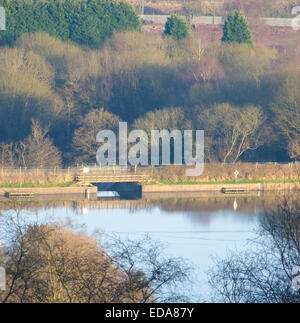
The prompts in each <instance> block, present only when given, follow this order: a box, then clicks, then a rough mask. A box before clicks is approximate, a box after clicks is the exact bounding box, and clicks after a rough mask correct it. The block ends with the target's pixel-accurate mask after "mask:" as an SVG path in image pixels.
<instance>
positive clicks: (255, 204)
mask: <svg viewBox="0 0 300 323" xmlns="http://www.w3.org/2000/svg"><path fill="white" fill-rule="evenodd" d="M162 197H163V198H162ZM276 199H277V198H276V197H274V196H270V197H264V196H224V195H209V196H204V195H201V194H200V195H199V194H198V195H197V194H196V195H195V194H193V195H191V194H190V195H188V194H183V196H181V197H178V196H177V197H174V196H173V195H169V196H166V195H165V196H162V195H161V194H160V195H155V194H152V195H148V196H144V198H143V199H139V200H121V199H117V200H115V199H114V198H111V196H106V198H104V197H103V196H102V198H100V199H98V198H97V197H95V198H91V199H89V200H87V199H85V198H84V197H82V198H81V199H78V198H77V199H75V198H74V197H71V196H70V197H69V198H65V199H63V200H62V197H55V198H51V199H49V197H43V198H40V199H35V200H28V201H23V202H22V203H21V205H20V207H21V208H22V209H23V211H22V212H23V214H24V216H26V217H28V219H30V215H29V214H28V212H30V213H31V214H32V215H38V216H39V218H40V219H43V217H44V219H45V221H48V220H49V219H51V220H54V221H60V222H63V223H69V222H72V223H75V224H76V225H78V226H79V227H80V226H82V225H84V226H85V227H86V230H87V232H88V233H89V234H91V233H93V232H94V231H95V230H101V231H103V232H105V233H114V234H118V235H119V236H121V237H124V238H128V237H129V238H131V239H132V238H136V239H138V238H141V237H142V236H143V235H145V234H149V235H150V236H151V237H152V238H153V239H155V240H159V241H161V242H163V243H165V244H166V246H167V251H168V253H169V254H170V255H172V256H178V257H184V258H186V259H188V261H189V262H190V263H191V264H193V265H194V266H195V267H196V268H197V270H196V275H197V279H198V283H199V285H197V286H196V284H195V286H196V287H195V290H196V292H195V293H196V294H199V293H200V292H203V290H204V291H205V290H206V287H205V286H206V285H205V277H206V274H205V271H206V270H208V268H209V267H210V266H211V265H212V261H211V255H218V256H220V257H224V256H225V255H226V254H227V253H228V252H229V251H236V250H242V249H243V248H245V246H246V245H247V244H248V240H249V239H251V238H253V237H254V230H255V229H257V227H258V223H259V218H260V216H261V215H262V214H263V211H264V209H265V208H268V207H271V206H272V205H274V203H275V202H276ZM0 208H1V209H2V210H8V209H9V208H11V204H10V203H8V202H7V200H3V201H1V202H0ZM200 286H201V287H200Z"/></svg>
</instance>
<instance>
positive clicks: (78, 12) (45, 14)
mask: <svg viewBox="0 0 300 323" xmlns="http://www.w3.org/2000/svg"><path fill="white" fill-rule="evenodd" d="M0 6H2V7H4V8H5V11H6V30H5V31H2V32H1V33H0V45H2V46H3V45H13V44H14V42H15V40H16V39H17V38H18V37H20V36H21V35H22V34H23V33H34V32H39V31H41V32H43V31H44V32H47V33H48V34H49V35H51V36H53V37H56V38H59V39H62V40H71V41H73V42H75V43H77V44H80V45H88V46H99V45H101V44H102V43H103V41H104V39H105V38H106V37H109V36H110V35H111V34H112V32H113V31H115V30H118V31H122V30H140V22H139V18H138V16H137V14H136V12H135V10H134V9H133V8H132V7H131V6H130V5H129V4H127V3H125V2H117V1H114V0H86V1H80V0H64V1H62V0H53V1H52V0H51V1H50V0H46V1H40V0H35V1H30V0H25V1H19V0H12V1H8V0H1V1H0Z"/></svg>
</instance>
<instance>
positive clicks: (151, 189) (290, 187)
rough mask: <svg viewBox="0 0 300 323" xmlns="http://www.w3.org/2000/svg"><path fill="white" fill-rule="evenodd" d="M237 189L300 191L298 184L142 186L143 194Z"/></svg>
mask: <svg viewBox="0 0 300 323" xmlns="http://www.w3.org/2000/svg"><path fill="white" fill-rule="evenodd" d="M231 187H239V188H245V189H247V190H248V191H252V192H259V191H261V192H267V191H273V192H279V191H289V192H296V191H297V190H300V183H299V182H297V183H255V184H184V185H176V184H174V185H164V184H162V185H158V184H157V185H144V186H143V187H142V192H143V193H160V192H161V193H163V192H220V191H221V189H222V188H231Z"/></svg>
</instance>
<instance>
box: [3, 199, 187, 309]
mask: <svg viewBox="0 0 300 323" xmlns="http://www.w3.org/2000/svg"><path fill="white" fill-rule="evenodd" d="M22 207H23V206H22V204H21V203H17V202H15V203H11V205H10V209H9V211H5V212H3V211H2V212H1V216H0V234H1V244H2V245H1V247H2V248H1V253H0V265H1V266H2V267H3V266H4V267H5V269H6V289H5V290H4V291H0V302H1V303H74V302H75V303H111V302H114V303H122V302H127V303H128V302H132V303H149V302H157V301H167V300H173V301H174V300H179V299H181V293H180V292H179V289H178V286H179V285H178V284H181V283H182V282H184V281H186V280H187V279H188V272H189V269H188V267H187V266H186V265H185V264H184V263H183V262H182V261H181V260H179V259H176V258H165V257H164V255H163V254H162V248H161V246H160V245H159V244H157V243H155V242H153V241H152V240H150V239H149V238H147V237H146V238H145V239H141V240H139V241H130V240H128V241H121V240H120V239H117V238H114V239H113V240H112V239H110V243H109V244H108V242H107V241H106V243H105V246H106V249H105V250H104V249H103V248H102V246H101V245H100V244H99V237H97V238H98V239H96V237H91V236H88V235H87V234H86V233H84V232H80V231H79V232H78V228H77V231H76V228H73V226H72V225H71V224H69V226H68V227H66V226H62V225H61V224H59V223H51V222H50V221H49V219H48V220H47V221H46V223H43V224H41V223H40V222H39V221H38V220H29V219H27V217H26V214H22V213H21V210H22ZM142 268H143V270H142ZM165 287H168V288H167V289H165ZM173 287H175V289H174V290H176V287H177V290H176V292H175V293H173Z"/></svg>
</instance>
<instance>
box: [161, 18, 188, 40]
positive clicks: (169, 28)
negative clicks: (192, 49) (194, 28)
mask: <svg viewBox="0 0 300 323" xmlns="http://www.w3.org/2000/svg"><path fill="white" fill-rule="evenodd" d="M189 33H190V26H189V24H188V22H187V21H186V20H184V19H183V18H181V17H179V16H177V15H172V16H171V17H170V18H168V20H167V22H166V25H165V32H164V35H166V36H170V37H172V38H173V39H175V40H181V39H184V38H187V37H188V36H189Z"/></svg>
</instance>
